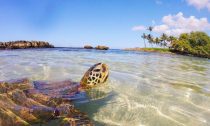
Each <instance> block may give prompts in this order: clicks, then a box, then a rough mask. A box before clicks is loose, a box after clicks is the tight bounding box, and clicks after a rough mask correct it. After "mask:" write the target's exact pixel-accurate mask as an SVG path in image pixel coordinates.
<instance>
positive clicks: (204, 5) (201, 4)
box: [186, 0, 210, 11]
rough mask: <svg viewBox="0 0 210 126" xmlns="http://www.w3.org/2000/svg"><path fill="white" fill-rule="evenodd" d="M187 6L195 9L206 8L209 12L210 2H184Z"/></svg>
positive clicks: (189, 0) (200, 0)
mask: <svg viewBox="0 0 210 126" xmlns="http://www.w3.org/2000/svg"><path fill="white" fill-rule="evenodd" d="M186 1H187V3H188V4H189V5H192V6H194V7H196V8H197V9H199V10H200V9H204V8H207V9H208V10H209V11H210V0H186Z"/></svg>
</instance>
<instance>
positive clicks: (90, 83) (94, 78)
mask: <svg viewBox="0 0 210 126" xmlns="http://www.w3.org/2000/svg"><path fill="white" fill-rule="evenodd" d="M108 76H109V69H108V66H107V65H106V64H104V63H97V64H95V65H93V66H92V67H90V68H89V70H88V71H87V72H86V73H85V74H84V76H83V77H82V79H81V81H80V84H81V87H82V88H83V89H89V88H92V87H95V86H97V85H99V84H101V83H105V82H106V81H107V79H108Z"/></svg>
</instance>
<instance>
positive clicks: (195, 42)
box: [141, 26, 210, 58]
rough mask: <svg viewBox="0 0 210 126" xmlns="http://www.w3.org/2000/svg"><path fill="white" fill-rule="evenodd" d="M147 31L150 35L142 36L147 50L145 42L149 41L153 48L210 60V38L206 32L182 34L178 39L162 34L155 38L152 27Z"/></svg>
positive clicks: (144, 34)
mask: <svg viewBox="0 0 210 126" xmlns="http://www.w3.org/2000/svg"><path fill="white" fill-rule="evenodd" d="M147 30H148V31H149V34H146V33H143V34H142V36H141V37H142V38H143V40H144V47H145V48H146V47H147V43H146V41H145V40H147V42H148V43H149V44H150V46H151V47H153V45H157V46H160V47H164V48H166V47H167V48H169V50H170V51H172V52H176V53H181V54H190V55H194V56H199V57H207V58H210V36H208V34H207V33H205V32H201V31H196V32H191V33H182V34H180V35H179V36H178V37H175V36H172V35H170V36H168V35H167V34H165V33H162V34H161V35H160V36H159V37H154V36H153V35H152V34H151V33H152V31H153V27H152V26H150V27H148V28H147Z"/></svg>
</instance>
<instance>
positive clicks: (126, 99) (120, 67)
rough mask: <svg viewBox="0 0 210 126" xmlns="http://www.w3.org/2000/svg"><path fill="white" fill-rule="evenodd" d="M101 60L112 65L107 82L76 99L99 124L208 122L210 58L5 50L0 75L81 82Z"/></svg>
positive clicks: (0, 55)
mask: <svg viewBox="0 0 210 126" xmlns="http://www.w3.org/2000/svg"><path fill="white" fill-rule="evenodd" d="M98 62H104V63H106V64H108V66H109V69H110V78H109V81H108V83H107V85H106V86H104V87H100V89H97V91H92V92H91V93H90V95H91V98H92V100H91V101H90V102H86V103H76V106H77V107H78V108H80V109H81V110H82V111H83V112H86V113H88V115H89V116H90V117H91V119H92V120H93V121H94V122H95V123H96V124H97V125H108V126H112V125H113V126H117V125H119V126H121V125H123V126H168V125H170V126H179V125H180V126H182V125H189V126H192V125H193V126H197V125H199V126H209V125H210V60H208V59H203V58H196V57H188V56H181V55H171V54H159V53H147V52H126V51H121V50H109V51H96V50H84V49H71V48H55V49H28V50H12V51H5V50H4V51H0V80H9V79H15V78H23V77H27V78H29V79H30V80H47V81H60V80H67V79H71V80H73V81H80V79H81V77H82V76H83V74H84V72H85V71H86V70H87V69H88V68H89V67H90V66H92V65H93V64H95V63H98ZM94 93H95V94H94ZM95 95H96V96H95Z"/></svg>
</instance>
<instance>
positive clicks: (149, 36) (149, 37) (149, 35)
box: [147, 34, 153, 47]
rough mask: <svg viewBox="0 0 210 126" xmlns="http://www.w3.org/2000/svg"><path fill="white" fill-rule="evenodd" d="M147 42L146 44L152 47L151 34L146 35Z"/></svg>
mask: <svg viewBox="0 0 210 126" xmlns="http://www.w3.org/2000/svg"><path fill="white" fill-rule="evenodd" d="M147 40H148V42H149V43H150V44H151V45H152V43H153V37H152V35H151V34H148V35H147ZM152 47H153V46H152Z"/></svg>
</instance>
